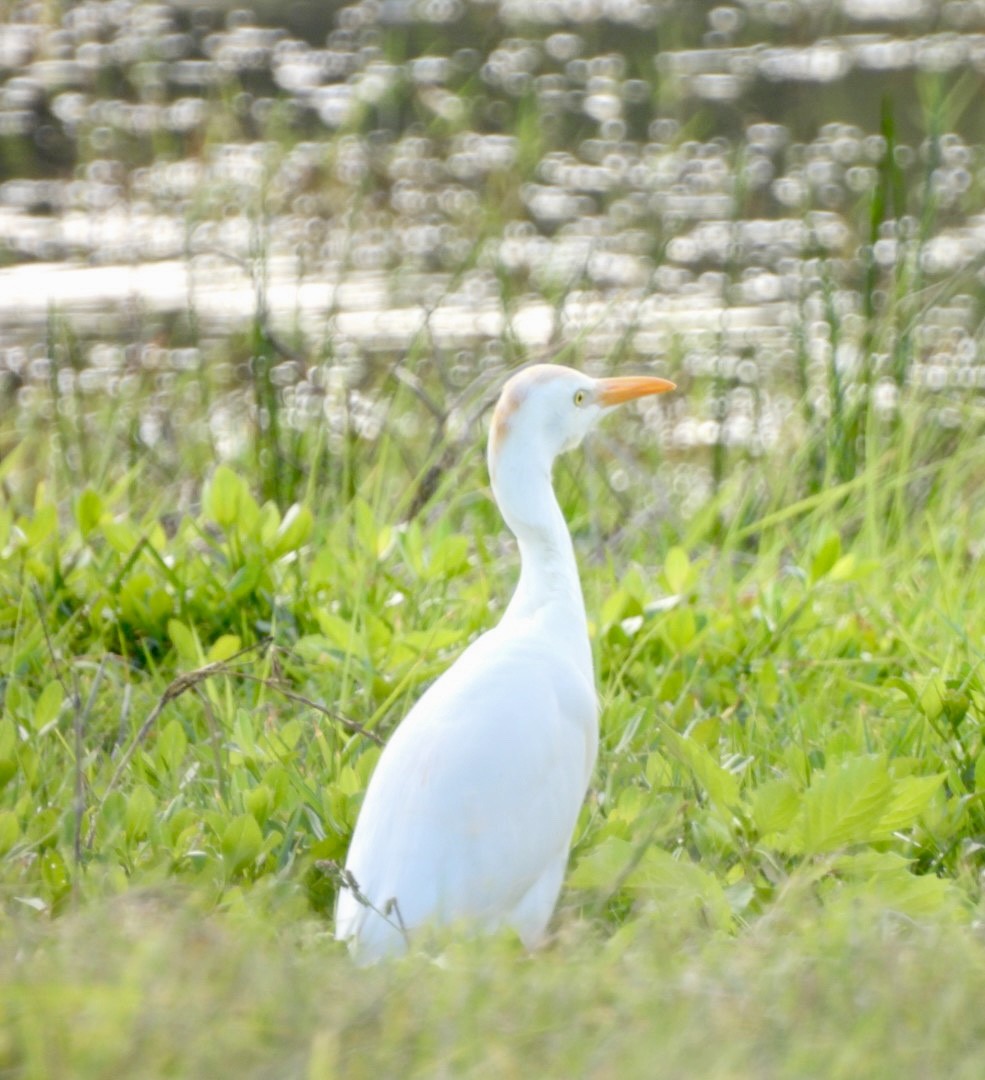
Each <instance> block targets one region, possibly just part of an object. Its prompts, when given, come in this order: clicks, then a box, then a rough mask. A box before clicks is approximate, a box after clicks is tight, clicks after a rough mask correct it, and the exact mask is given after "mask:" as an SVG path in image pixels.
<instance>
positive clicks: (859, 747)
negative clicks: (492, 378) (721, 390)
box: [0, 376, 985, 1077]
mask: <svg viewBox="0 0 985 1080" xmlns="http://www.w3.org/2000/svg"><path fill="white" fill-rule="evenodd" d="M189 377H191V376H189ZM696 392H697V391H696ZM957 405H958V407H960V408H963V409H964V413H963V422H962V428H961V429H960V431H959V433H958V434H954V433H953V432H951V433H948V431H944V430H942V429H938V428H937V427H936V426H935V425H934V424H933V423H932V418H933V413H932V407H931V406H928V405H927V404H926V403H920V402H919V401H916V400H911V399H910V398H907V399H906V400H905V403H904V408H903V411H902V412H901V415H900V417H899V419H898V421H897V422H895V423H893V424H892V425H887V426H886V427H885V428H883V429H876V428H874V427H873V429H872V436H873V437H872V441H871V442H870V443H869V447H868V451H869V452H868V455H867V460H866V463H865V466H864V468H863V469H862V470H861V471H860V472H858V474H857V475H856V476H854V477H853V478H851V479H849V480H847V481H845V482H843V483H840V484H837V483H836V484H832V485H829V486H827V487H822V488H821V489H820V490H817V489H815V488H814V486H813V484H812V483H811V482H810V480H809V477H808V475H807V472H806V465H805V463H806V462H808V460H810V461H816V460H817V447H816V446H815V445H807V444H805V445H803V446H801V447H799V448H795V453H794V455H793V456H792V457H788V458H787V459H786V460H785V462H784V463H783V467H781V465H780V463H779V462H777V461H773V462H770V463H769V465H770V467H769V468H766V469H763V468H762V467H760V466H757V465H755V463H753V462H745V463H744V462H742V461H741V460H739V459H736V460H734V461H732V462H731V463H730V465H729V468H727V469H726V470H725V473H724V477H725V479H724V480H723V483H722V486H721V488H720V489H719V491H718V493H717V495H716V496H715V497H714V498H713V499H712V501H711V502H710V503H709V505H708V506H707V507H706V508H705V509H704V510H703V511H701V512H699V513H698V514H697V515H696V516H695V517H693V518H691V519H689V520H684V519H682V518H680V517H677V516H675V512H674V511H673V508H672V506H673V504H671V509H670V511H669V516H664V517H663V518H659V519H658V518H655V517H654V515H653V514H652V512H648V509H649V500H650V499H651V495H650V492H651V491H652V490H653V486H654V484H659V483H660V482H661V478H662V477H663V476H666V475H668V474H669V473H670V472H671V471H672V470H673V468H674V467H675V463H673V462H669V461H661V460H660V458H659V455H658V453H657V451H656V449H655V448H654V446H653V445H652V443H651V442H648V440H647V437H646V434H645V430H644V429H643V428H642V427H641V426H637V425H634V424H632V423H630V424H626V425H624V426H623V427H622V428H621V429H620V432H619V433H618V435H616V434H615V433H614V432H613V431H612V430H611V429H610V430H609V432H608V435H606V434H605V433H603V436H602V438H601V439H599V440H597V441H596V442H595V444H593V447H592V448H590V450H589V452H588V453H587V454H586V455H579V454H575V455H573V456H571V457H570V458H569V459H566V460H565V461H564V463H563V464H562V465H561V466H560V468H559V470H558V477H557V482H558V489H559V492H560V495H561V498H562V502H563V503H564V505H565V508H566V512H567V513H568V517H569V520H570V521H571V524H572V529H573V531H574V533H575V538H576V546H577V547H578V549H579V553H580V555H581V561H582V565H583V577H584V584H585V592H586V599H587V604H588V608H589V612H590V618H591V620H592V624H593V634H594V648H595V653H596V658H597V666H598V675H599V687H600V693H601V698H602V702H603V718H602V751H601V758H600V763H599V768H598V770H597V774H596V778H595V782H594V784H593V787H592V791H591V793H590V796H589V799H588V801H587V803H586V806H585V808H584V811H583V813H582V817H581V821H580V825H579V828H578V830H577V835H576V842H575V847H574V851H573V855H572V861H571V867H570V870H569V875H568V881H567V887H566V890H565V893H564V895H563V898H562V904H561V910H560V912H559V914H558V917H557V921H556V932H557V933H556V941H555V942H554V944H553V945H552V947H551V948H549V949H547V950H546V951H545V952H543V953H541V954H539V955H537V956H535V957H532V958H530V957H526V956H525V955H523V953H522V951H521V950H520V949H519V947H518V946H517V944H516V943H515V942H512V941H510V940H505V939H504V940H497V941H493V942H471V943H470V942H464V943H463V942H458V943H453V944H452V945H451V946H450V948H449V950H448V951H446V952H445V953H444V959H443V961H442V963H440V964H439V965H437V966H435V965H434V963H433V962H432V961H431V960H430V959H428V957H427V955H423V954H422V955H421V956H415V957H411V958H409V959H407V960H406V961H403V962H401V963H400V964H397V965H395V966H393V967H384V968H380V969H375V970H371V971H368V972H366V971H357V970H355V969H353V968H352V967H351V966H350V965H349V963H348V960H347V957H346V956H345V954H344V951H343V950H341V949H340V948H339V947H338V946H337V945H336V944H335V943H334V942H333V941H332V940H331V908H332V903H333V899H334V890H335V878H334V869H333V867H334V865H335V864H336V863H337V862H338V861H339V860H341V859H342V858H343V857H344V853H345V850H346V846H347V843H348V838H349V835H350V833H351V829H352V826H353V824H354V821H355V817H356V814H357V812H358V807H359V802H360V799H361V795H362V792H363V790H364V788H365V784H366V781H367V778H368V776H369V774H370V771H371V769H372V766H373V763H374V762H375V759H376V756H377V754H378V745H377V744H378V741H379V739H380V738H385V737H386V735H387V734H388V733H389V732H390V731H391V730H392V729H393V727H394V725H395V724H396V723H397V722H399V719H400V717H401V716H402V715H403V714H404V712H405V711H406V709H407V708H408V707H409V705H410V703H411V702H412V701H413V700H414V698H415V696H416V695H417V694H418V693H419V692H420V690H421V688H422V687H423V686H424V685H426V683H427V682H428V681H429V680H430V679H432V678H433V677H434V676H435V675H436V674H437V673H438V672H440V671H441V670H442V669H443V668H444V667H445V666H446V665H447V663H449V662H450V661H451V660H452V659H453V658H454V656H455V655H456V653H457V652H458V651H459V650H460V649H461V648H462V647H463V646H464V645H465V644H466V643H467V641H468V640H470V638H471V637H472V636H474V635H475V634H476V633H478V632H480V631H481V630H482V629H483V628H484V627H486V626H488V625H489V624H490V623H491V622H492V621H493V620H494V619H495V617H496V612H497V611H498V610H501V609H502V605H503V603H504V602H505V599H506V597H507V596H508V593H509V589H510V588H511V586H512V582H513V578H514V575H515V570H516V568H515V554H514V552H513V550H512V546H511V545H510V544H508V543H507V542H506V541H505V534H504V531H503V528H502V526H501V525H500V523H499V521H498V516H497V515H496V513H495V511H494V508H493V507H492V505H491V503H490V501H489V498H488V494H487V491H486V486H485V485H486V480H485V475H484V466H483V464H482V459H481V454H480V453H479V452H478V449H479V447H478V445H475V446H471V445H470V446H464V447H457V448H456V447H453V446H452V445H451V444H447V443H445V442H440V443H439V444H437V445H432V444H431V443H430V440H428V439H424V440H423V441H422V442H421V444H420V445H418V444H417V443H414V442H412V443H409V444H408V445H406V446H401V445H400V444H399V443H398V441H397V440H396V439H395V438H392V437H384V439H383V440H382V441H380V442H378V443H375V444H372V445H369V444H364V443H362V442H361V441H360V440H358V439H349V440H347V441H345V442H344V443H342V444H338V445H336V446H334V448H332V449H327V448H326V447H325V446H324V444H323V443H322V442H321V435H320V434H319V433H318V432H317V431H315V432H309V433H308V434H307V435H305V436H304V437H303V438H300V440H298V437H297V436H296V434H292V436H291V438H292V439H295V446H294V448H295V450H296V453H297V457H296V460H297V461H301V462H302V463H306V464H303V466H302V467H301V469H300V472H299V476H300V477H301V479H302V481H303V482H302V483H301V484H299V485H298V487H299V488H300V490H301V491H302V492H304V493H305V494H302V496H301V500H300V502H299V504H298V505H297V506H295V507H293V508H288V507H287V506H285V505H283V504H281V505H278V504H277V503H275V502H273V501H270V502H263V503H261V502H260V501H259V500H258V498H257V495H256V493H259V492H260V491H261V490H263V487H264V483H265V480H266V478H268V477H269V476H270V475H271V473H270V472H269V471H268V470H267V469H266V468H265V463H264V462H263V460H262V458H261V456H259V455H257V456H251V457H249V458H246V459H244V461H243V462H242V464H241V466H240V468H239V470H238V471H234V470H232V469H230V468H227V467H225V466H224V467H221V468H218V469H214V470H212V471H211V473H210V475H209V476H208V478H207V479H206V478H205V477H204V475H203V471H202V469H201V466H200V465H196V464H195V463H196V462H199V461H201V460H204V458H205V454H204V451H202V450H201V448H196V447H195V445H193V444H191V443H190V444H189V445H187V446H185V447H184V448H183V449H182V450H181V452H182V453H184V454H185V455H186V458H185V460H184V464H183V465H182V466H181V469H180V471H179V472H178V473H177V474H176V476H175V479H174V480H173V481H172V482H171V483H170V484H156V485H154V484H148V483H146V480H147V478H148V477H149V476H151V475H152V474H153V473H154V468H155V466H154V464H153V463H148V462H146V461H141V460H139V459H136V460H135V463H134V464H133V465H132V466H129V465H128V462H127V460H126V459H125V458H123V459H120V458H119V456H117V455H111V454H109V453H107V450H106V447H107V446H108V445H109V444H111V443H112V442H113V440H119V441H120V443H122V442H124V441H125V439H126V438H127V432H128V430H129V421H128V420H127V417H126V415H125V411H123V412H122V413H121V414H120V416H119V418H118V420H117V426H116V427H115V428H114V427H108V428H106V429H105V430H104V431H103V432H102V438H101V440H100V441H99V442H94V443H93V453H91V454H89V455H88V456H87V457H83V456H80V455H79V454H67V453H58V452H56V453H55V454H52V455H50V456H49V455H48V454H47V453H46V450H45V447H46V445H48V443H47V439H48V436H47V435H45V436H43V437H36V436H34V435H32V434H31V430H30V428H29V427H27V428H24V429H23V430H22V432H21V446H22V450H21V456H20V458H19V459H18V457H17V456H15V457H14V458H13V459H8V462H9V463H8V464H7V466H6V474H5V477H4V481H5V486H6V487H5V490H6V496H5V498H4V502H3V506H2V509H0V670H3V672H5V677H4V684H3V687H4V715H3V719H2V720H0V782H2V785H3V786H2V789H0V851H2V853H3V859H2V863H0V897H2V901H3V906H4V910H5V912H6V920H5V923H4V927H3V929H2V931H0V950H2V951H3V952H4V954H5V955H4V960H3V963H2V964H0V970H2V972H3V974H2V976H0V1010H2V1015H3V1016H4V1017H5V1021H4V1024H3V1029H4V1036H3V1038H2V1040H0V1062H2V1063H3V1065H4V1066H5V1067H6V1069H7V1071H8V1072H9V1073H10V1074H11V1075H24V1076H101V1075H122V1074H124V1073H126V1072H133V1071H134V1070H139V1071H143V1072H145V1073H146V1074H148V1075H151V1074H153V1075H168V1074H170V1075H250V1076H285V1075H289V1076H328V1075H333V1074H335V1073H344V1074H346V1075H363V1074H366V1075H380V1074H384V1075H386V1074H394V1073H398V1072H399V1073H401V1074H407V1075H413V1074H414V1073H415V1072H420V1073H424V1074H428V1075H431V1074H433V1073H435V1072H442V1071H447V1072H451V1073H453V1074H456V1075H457V1074H459V1073H465V1074H470V1075H472V1074H475V1075H497V1076H499V1075H512V1074H519V1073H520V1072H521V1071H525V1072H527V1073H528V1074H529V1069H530V1068H531V1067H535V1068H536V1069H537V1071H542V1072H545V1073H551V1074H554V1075H573V1074H581V1075H598V1076H608V1075H627V1074H629V1075H649V1074H651V1073H652V1067H653V1062H655V1061H659V1062H662V1063H664V1064H663V1066H662V1068H663V1069H664V1072H663V1074H664V1075H702V1076H711V1077H717V1076H722V1077H728V1076H746V1075H751V1074H753V1073H755V1074H757V1075H764V1076H798V1077H800V1076H811V1075H817V1076H842V1075H843V1076H846V1077H847V1076H857V1075H866V1076H869V1075H871V1076H881V1075H890V1074H899V1073H900V1071H901V1070H902V1072H903V1073H904V1075H914V1076H919V1075H928V1074H930V1073H936V1074H940V1075H945V1074H946V1075H954V1076H961V1075H968V1076H970V1075H974V1070H975V1068H976V1066H975V1064H974V1062H975V1061H976V1055H979V1056H980V1053H981V1049H982V1033H981V1019H980V1009H979V1008H978V1007H977V1001H978V1000H980V992H981V989H982V982H983V979H985V946H983V943H982V941H981V936H980V931H979V929H978V923H977V920H978V919H979V918H980V910H981V901H980V884H979V882H980V875H981V872H982V869H983V858H982V851H981V844H980V838H981V835H982V833H983V831H985V805H983V792H985V745H983V739H982V722H983V716H985V688H983V683H982V644H983V642H982V627H983V626H985V618H983V616H985V610H983V608H985V600H983V597H985V588H983V585H985V582H983V573H982V563H981V540H980V538H981V536H982V535H983V534H985V498H983V491H982V488H981V484H980V475H981V470H980V451H979V445H980V444H979V439H980V432H981V425H982V414H981V410H980V407H979V406H978V405H977V404H976V403H975V402H974V400H971V399H969V400H968V401H966V402H964V403H963V404H962V403H960V402H958V403H957ZM422 408H423V406H422V405H421V404H420V402H419V401H418V400H417V399H416V398H415V397H414V396H413V395H412V394H411V393H410V392H409V391H406V390H398V391H397V396H396V398H395V400H394V403H393V405H392V410H393V411H392V414H391V415H393V416H394V417H395V416H397V415H399V413H400V412H402V411H408V410H414V409H422ZM67 415H68V416H69V420H66V421H65V426H64V428H63V429H62V430H60V431H59V434H58V437H59V439H61V440H64V441H63V442H62V443H61V445H62V446H63V447H64V445H65V442H66V441H68V440H70V439H81V438H82V437H83V436H82V434H81V433H80V431H79V430H78V429H77V428H73V427H72V426H71V413H68V414H67ZM22 422H23V421H22ZM869 423H870V424H874V421H873V420H872V418H871V417H870V420H869ZM475 438H476V440H478V438H479V433H478V432H476V436H475ZM613 438H616V439H617V441H618V442H620V443H621V445H622V447H623V449H624V451H627V450H631V451H632V454H633V456H634V458H635V461H634V465H635V468H634V475H633V481H632V485H631V487H630V488H629V490H628V491H627V492H624V493H616V492H612V491H609V490H607V482H606V477H607V473H608V470H609V469H610V468H611V467H612V466H611V463H610V462H609V460H608V451H607V446H609V445H610V440H612V439H613ZM97 447H99V449H100V450H101V456H100V455H98V454H97V453H96V452H95V450H96V448H97ZM199 455H201V456H199ZM97 459H98V460H101V461H102V463H103V464H102V465H101V466H100V467H99V468H98V469H96V468H94V467H93V465H92V463H93V462H95V461H97ZM83 461H88V462H89V463H90V465H89V473H90V475H89V476H88V477H86V476H85V473H84V471H83V466H82V464H81V463H82V462H83ZM435 463H438V464H439V466H440V467H439V468H438V469H437V471H433V470H432V472H431V473H430V474H429V475H430V481H429V483H430V484H431V487H430V488H429V490H431V491H432V494H431V497H430V499H429V500H426V501H422V499H421V497H420V493H419V489H418V486H417V483H416V481H418V480H419V479H420V478H421V477H422V476H423V475H424V474H425V473H426V472H427V471H428V470H429V469H431V468H432V466H434V465H435ZM802 466H803V467H804V468H805V472H803V473H801V472H800V471H799V470H800V469H801V467H802ZM93 473H98V475H92V474H93ZM41 475H43V476H44V477H45V482H44V483H39V479H40V476H41ZM189 480H192V481H193V482H194V484H195V487H194V493H193V494H192V495H191V496H189V495H188V487H189V484H188V482H189ZM86 481H88V482H86ZM412 506H420V507H422V511H421V513H420V514H418V516H416V517H415V518H413V519H411V520H408V519H407V513H408V511H409V509H410V508H411V507H412ZM670 597H675V598H676V599H675V600H673V601H670V600H669V599H668V598H670ZM243 649H245V650H246V651H245V652H240V650H243ZM189 673H191V674H189Z"/></svg>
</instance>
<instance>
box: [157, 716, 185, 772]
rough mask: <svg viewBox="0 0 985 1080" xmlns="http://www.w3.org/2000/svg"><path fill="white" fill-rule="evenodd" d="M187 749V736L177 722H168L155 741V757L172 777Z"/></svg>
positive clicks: (179, 766)
mask: <svg viewBox="0 0 985 1080" xmlns="http://www.w3.org/2000/svg"><path fill="white" fill-rule="evenodd" d="M187 749H188V736H187V735H185V729H184V728H183V727H182V726H181V724H180V723H179V722H178V721H177V720H171V721H169V722H168V723H167V724H166V725H165V727H164V730H163V731H162V732H161V734H160V737H159V738H158V740H157V748H156V750H157V756H158V759H159V760H160V761H161V762H162V763H163V764H164V767H165V769H167V771H168V772H169V773H171V775H172V776H175V775H177V773H178V770H179V769H180V768H181V763H182V761H183V760H184V757H185V751H186V750H187Z"/></svg>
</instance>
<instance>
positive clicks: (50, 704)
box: [31, 679, 65, 731]
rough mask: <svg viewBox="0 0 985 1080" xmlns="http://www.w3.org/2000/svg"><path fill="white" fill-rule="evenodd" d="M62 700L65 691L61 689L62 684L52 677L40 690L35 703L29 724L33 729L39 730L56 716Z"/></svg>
mask: <svg viewBox="0 0 985 1080" xmlns="http://www.w3.org/2000/svg"><path fill="white" fill-rule="evenodd" d="M64 700H65V691H64V690H63V689H62V684H61V683H60V682H59V681H58V680H57V679H53V680H52V681H51V682H50V683H48V685H47V686H46V687H45V688H44V689H43V690H42V691H41V694H40V696H39V697H38V700H37V702H36V703H35V706H34V715H33V717H32V718H31V725H32V727H33V728H34V730H35V731H41V730H42V729H44V728H46V727H47V726H48V725H49V724H50V723H52V722H53V721H54V720H56V719H57V718H58V714H59V713H60V712H61V709H62V702H63V701H64Z"/></svg>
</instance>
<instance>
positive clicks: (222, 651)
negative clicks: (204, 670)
mask: <svg viewBox="0 0 985 1080" xmlns="http://www.w3.org/2000/svg"><path fill="white" fill-rule="evenodd" d="M242 644H243V642H242V640H241V638H240V637H239V635H238V634H223V635H222V637H219V638H216V640H215V641H214V642H213V643H212V647H211V648H210V649H209V654H208V656H207V657H206V659H207V660H208V662H209V663H210V664H214V663H217V662H218V661H220V660H228V659H229V658H230V657H231V656H235V655H236V653H238V652H239V650H240V648H241V646H242Z"/></svg>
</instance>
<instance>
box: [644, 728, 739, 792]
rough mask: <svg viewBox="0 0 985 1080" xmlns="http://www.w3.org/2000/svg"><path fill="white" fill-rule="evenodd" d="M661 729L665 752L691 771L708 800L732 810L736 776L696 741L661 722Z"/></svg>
mask: <svg viewBox="0 0 985 1080" xmlns="http://www.w3.org/2000/svg"><path fill="white" fill-rule="evenodd" d="M661 731H662V732H663V739H664V744H665V746H666V748H667V750H668V752H669V753H671V754H672V755H673V756H674V757H676V758H677V760H678V761H679V762H680V763H681V764H682V765H684V766H685V768H687V769H688V770H689V771H690V773H691V775H692V776H693V777H694V779H695V780H696V781H697V783H698V786H699V787H701V788H703V789H704V790H705V791H706V792H707V794H708V797H709V798H710V799H711V801H712V802H713V803H715V805H716V806H718V807H720V808H722V809H728V810H731V809H734V808H735V807H736V806H737V805H738V803H739V781H738V778H737V777H736V776H735V775H734V774H733V773H730V772H728V770H726V769H723V768H722V766H721V765H719V764H718V762H717V761H715V760H714V758H713V757H712V756H711V754H710V753H709V752H708V751H707V750H706V749H705V748H704V747H703V746H701V745H700V744H699V743H696V742H694V740H692V739H688V738H685V737H684V736H683V735H679V734H678V733H677V732H676V731H674V729H673V728H670V727H667V725H665V724H661Z"/></svg>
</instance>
